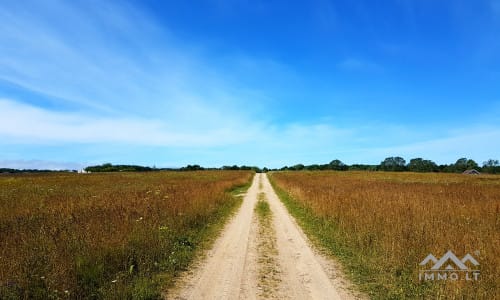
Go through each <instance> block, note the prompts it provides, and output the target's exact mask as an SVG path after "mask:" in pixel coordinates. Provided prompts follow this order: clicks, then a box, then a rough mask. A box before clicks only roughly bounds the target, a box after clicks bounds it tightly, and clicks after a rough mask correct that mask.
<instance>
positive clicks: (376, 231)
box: [270, 171, 500, 299]
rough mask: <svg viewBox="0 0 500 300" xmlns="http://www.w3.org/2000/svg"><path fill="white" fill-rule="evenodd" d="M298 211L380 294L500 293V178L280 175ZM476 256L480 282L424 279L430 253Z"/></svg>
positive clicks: (315, 236)
mask: <svg viewBox="0 0 500 300" xmlns="http://www.w3.org/2000/svg"><path fill="white" fill-rule="evenodd" d="M270 179H271V182H272V184H273V186H274V187H275V190H276V191H277V193H278V195H279V196H280V198H281V199H282V201H283V202H284V203H285V205H286V206H287V208H288V210H289V211H290V213H291V214H292V215H293V216H294V217H295V218H296V219H297V221H298V222H299V224H300V225H301V226H302V227H303V229H304V231H305V232H306V233H307V234H308V235H309V236H310V237H311V238H312V240H313V241H315V242H316V243H318V244H319V245H321V246H322V247H325V248H326V249H327V250H328V252H329V253H331V254H332V255H333V256H335V257H336V258H337V259H338V260H339V261H340V262H341V263H342V265H343V266H344V267H345V272H346V273H347V274H348V276H350V278H351V279H352V280H353V281H354V282H355V283H357V285H358V286H359V287H360V288H361V289H362V290H363V291H365V292H367V293H368V294H369V295H370V296H371V297H372V298H374V299H417V298H418V299H495V298H496V297H498V295H500V283H499V281H498V276H499V274H500V239H499V232H500V176H494V175H479V176H466V175H461V174H436V173H427V174H421V173H393V172H376V173H375V172H332V171H324V172H272V173H271V174H270ZM448 250H451V251H453V252H454V253H455V254H456V255H457V256H458V257H459V258H462V257H464V256H465V255H466V254H467V253H469V254H471V255H472V256H473V257H474V258H475V259H476V260H477V261H478V262H479V264H480V266H479V269H480V278H479V280H478V281H466V280H457V281H453V280H446V281H444V280H441V281H429V280H428V281H420V280H419V270H420V266H419V263H420V262H421V261H422V260H423V259H424V258H425V257H426V256H427V255H429V253H432V254H434V256H436V257H437V258H438V259H439V258H440V257H441V256H442V255H443V254H444V253H445V252H447V251H448Z"/></svg>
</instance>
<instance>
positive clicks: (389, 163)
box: [277, 156, 500, 174]
mask: <svg viewBox="0 0 500 300" xmlns="http://www.w3.org/2000/svg"><path fill="white" fill-rule="evenodd" d="M473 169H474V170H477V171H480V172H484V173H491V174H500V163H499V161H498V160H497V159H489V160H487V161H485V162H483V165H482V167H481V166H479V165H478V164H477V163H476V162H475V161H474V160H472V159H468V158H465V157H462V158H459V159H458V160H457V161H456V162H455V163H452V164H448V165H447V164H444V165H438V164H436V163H435V162H433V161H432V160H428V159H423V158H420V157H419V158H412V159H410V161H409V162H408V163H407V162H406V160H405V159H404V158H402V157H399V156H395V157H394V156H392V157H387V158H385V159H384V160H383V161H381V162H380V164H378V165H367V164H352V165H347V164H344V163H343V162H342V161H340V160H338V159H335V160H332V161H331V162H330V163H329V164H322V165H318V164H313V165H307V166H306V165H303V164H296V165H293V166H290V167H289V166H285V167H283V168H280V169H277V170H280V171H287V170H289V171H300V170H311V171H314V170H335V171H392V172H405V171H409V172H443V173H462V172H464V171H466V170H473Z"/></svg>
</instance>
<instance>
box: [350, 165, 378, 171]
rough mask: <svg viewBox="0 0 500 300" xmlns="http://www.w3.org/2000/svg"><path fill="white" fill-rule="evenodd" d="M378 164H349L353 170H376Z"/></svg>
mask: <svg viewBox="0 0 500 300" xmlns="http://www.w3.org/2000/svg"><path fill="white" fill-rule="evenodd" d="M377 168H378V165H363V164H353V165H350V166H348V169H349V170H351V171H376V170H377Z"/></svg>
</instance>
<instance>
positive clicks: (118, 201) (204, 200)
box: [0, 171, 253, 299]
mask: <svg viewBox="0 0 500 300" xmlns="http://www.w3.org/2000/svg"><path fill="white" fill-rule="evenodd" d="M252 175H253V172H249V171H203V172H148V173H99V174H98V173H93V174H71V173H58V174H19V175H0V245H1V247H0V299H61V298H71V299H100V298H106V299H156V298H159V297H160V296H161V293H162V290H163V289H165V287H168V285H169V283H171V282H172V280H173V278H174V277H175V275H176V274H177V273H178V272H179V271H180V270H183V269H185V268H186V267H187V265H188V264H189V262H190V261H191V260H192V258H193V257H194V256H195V255H196V254H197V253H199V251H198V250H199V249H201V248H203V247H205V245H206V244H207V243H208V242H209V241H210V240H211V239H213V237H214V236H215V235H216V233H217V232H218V230H220V228H221V227H222V224H223V223H224V220H226V219H227V218H228V217H229V216H230V214H231V212H232V211H234V210H235V208H236V207H237V206H238V204H239V203H241V198H240V197H237V196H236V194H238V193H240V192H241V191H242V190H244V189H245V188H246V187H248V186H249V184H250V179H251V177H252Z"/></svg>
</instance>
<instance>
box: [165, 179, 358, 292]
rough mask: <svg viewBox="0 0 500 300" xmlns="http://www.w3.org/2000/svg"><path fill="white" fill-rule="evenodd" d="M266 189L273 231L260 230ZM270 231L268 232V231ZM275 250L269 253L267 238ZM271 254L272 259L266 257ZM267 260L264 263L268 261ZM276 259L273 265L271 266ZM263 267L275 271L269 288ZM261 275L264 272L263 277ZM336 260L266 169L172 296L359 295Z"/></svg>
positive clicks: (180, 281) (182, 277)
mask: <svg viewBox="0 0 500 300" xmlns="http://www.w3.org/2000/svg"><path fill="white" fill-rule="evenodd" d="M259 193H264V194H265V199H266V201H268V203H269V206H270V208H271V211H272V222H271V223H272V226H273V227H274V228H273V229H274V230H273V233H272V234H271V235H269V234H263V231H262V229H260V230H259V224H258V220H257V217H256V216H255V215H254V207H255V204H256V203H257V197H258V194H259ZM264 232H265V231H264ZM263 239H274V240H273V241H271V242H270V243H267V244H270V245H274V246H272V247H271V248H276V249H277V253H276V249H274V252H275V253H274V254H272V253H263V251H266V247H262V246H260V245H263V244H266V243H263V242H267V241H266V240H263ZM268 257H271V258H272V259H266V258H268ZM263 262H264V265H263ZM270 264H272V265H270ZM262 270H272V272H273V275H272V276H271V277H270V278H271V279H272V280H274V281H275V282H274V283H273V284H272V285H271V286H272V287H273V288H272V289H271V290H269V289H268V288H266V291H265V292H263V285H264V286H267V287H269V282H265V283H263V282H261V281H262ZM259 274H260V276H259ZM266 280H267V281H269V278H266ZM350 287H351V285H350V284H349V282H348V281H347V280H345V279H344V278H343V276H342V274H341V273H340V271H339V268H337V265H336V263H335V262H333V261H331V260H329V259H327V258H326V257H324V256H322V255H321V254H320V253H318V252H317V251H315V250H314V249H313V248H312V247H311V245H310V243H309V241H308V240H307V237H306V236H305V235H304V233H303V232H302V230H301V229H300V227H299V226H298V225H297V224H296V223H295V220H294V219H293V218H292V217H291V216H290V215H289V213H288V211H287V210H286V208H285V207H284V205H283V204H282V203H281V201H280V200H279V199H278V197H277V195H276V193H275V192H274V190H273V188H272V186H271V184H270V183H269V180H268V178H267V175H266V174H257V175H256V176H255V178H254V181H253V183H252V186H251V187H250V188H249V190H248V192H247V194H246V195H245V197H244V199H243V204H242V206H241V207H240V209H239V211H238V212H237V213H236V214H235V216H234V217H233V218H232V219H231V221H230V222H229V223H228V224H227V225H226V228H225V229H224V231H223V232H222V234H221V236H220V237H219V238H218V239H217V241H216V242H215V243H214V246H213V248H212V249H211V250H209V251H208V253H207V256H206V257H205V259H204V260H203V261H200V262H198V263H197V264H196V265H195V266H194V267H193V268H192V270H190V271H188V272H186V273H185V274H183V275H182V276H181V278H180V279H179V281H178V282H177V287H176V288H174V289H173V290H171V291H170V292H169V294H168V295H166V298H168V299H261V298H270V299H357V298H365V297H362V296H361V295H359V294H355V293H353V292H351V290H350Z"/></svg>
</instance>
